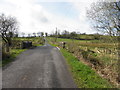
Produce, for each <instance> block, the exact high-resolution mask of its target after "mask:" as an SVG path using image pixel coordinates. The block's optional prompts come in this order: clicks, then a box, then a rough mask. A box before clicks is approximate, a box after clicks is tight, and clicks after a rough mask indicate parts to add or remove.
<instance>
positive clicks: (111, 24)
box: [87, 1, 120, 36]
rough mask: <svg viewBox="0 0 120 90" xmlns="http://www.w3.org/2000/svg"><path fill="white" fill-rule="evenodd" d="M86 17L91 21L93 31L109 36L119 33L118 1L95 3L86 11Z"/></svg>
mask: <svg viewBox="0 0 120 90" xmlns="http://www.w3.org/2000/svg"><path fill="white" fill-rule="evenodd" d="M87 17H88V18H89V19H90V20H91V21H92V25H93V27H94V28H95V29H97V30H99V31H101V32H103V33H107V34H109V35H110V36H115V35H118V34H119V32H120V1H119V2H103V1H101V2H96V3H93V4H92V5H91V9H88V10H87Z"/></svg>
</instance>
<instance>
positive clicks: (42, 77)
mask: <svg viewBox="0 0 120 90" xmlns="http://www.w3.org/2000/svg"><path fill="white" fill-rule="evenodd" d="M2 87H3V88H76V85H75V84H74V82H73V79H72V77H71V74H70V73H69V71H68V67H67V64H66V62H65V59H64V57H63V56H62V55H61V53H60V52H59V50H58V49H57V48H56V47H52V46H50V45H49V44H47V43H46V44H45V45H44V46H39V47H36V48H34V49H29V50H27V51H25V52H23V53H22V54H20V55H19V56H18V57H17V58H16V60H15V61H14V62H12V63H11V64H10V65H9V66H7V68H5V69H3V71H2Z"/></svg>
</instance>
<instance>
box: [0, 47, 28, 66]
mask: <svg viewBox="0 0 120 90" xmlns="http://www.w3.org/2000/svg"><path fill="white" fill-rule="evenodd" d="M25 50H26V49H11V52H10V56H9V57H8V58H6V59H3V60H2V61H1V62H0V66H2V67H4V66H5V65H7V64H8V63H10V62H12V61H13V60H14V59H15V58H16V57H17V56H18V55H19V54H20V53H21V52H23V51H25Z"/></svg>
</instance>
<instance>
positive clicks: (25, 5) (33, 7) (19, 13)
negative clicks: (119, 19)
mask: <svg viewBox="0 0 120 90" xmlns="http://www.w3.org/2000/svg"><path fill="white" fill-rule="evenodd" d="M64 1H65V0H64ZM64 1H63V2H64ZM66 1H68V0H66ZM40 2H42V0H19V1H18V0H1V3H0V11H1V12H2V13H5V14H6V15H12V16H15V17H16V18H17V19H18V21H19V23H20V30H19V31H20V32H25V33H33V32H39V31H40V32H48V33H51V32H52V31H53V30H55V28H56V27H58V29H60V30H61V31H62V30H68V31H75V30H76V31H79V32H81V33H84V32H86V33H91V31H90V27H89V24H88V23H87V22H86V16H85V7H86V6H89V3H85V2H79V3H76V2H75V1H72V2H71V3H72V7H73V8H75V9H76V10H77V11H78V13H79V15H76V18H77V20H76V19H73V18H70V17H67V16H61V15H56V14H54V13H53V12H50V11H49V10H47V9H48V8H44V6H43V5H41V4H40ZM46 2H47V1H46ZM54 2H56V1H54ZM69 3H70V1H69ZM49 8H55V7H54V6H53V7H49ZM68 8H69V7H68ZM58 11H59V10H58ZM66 12H67V11H66ZM61 13H62V12H61ZM70 14H71V13H70ZM77 16H79V17H77Z"/></svg>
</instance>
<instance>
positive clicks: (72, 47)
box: [48, 37, 119, 87]
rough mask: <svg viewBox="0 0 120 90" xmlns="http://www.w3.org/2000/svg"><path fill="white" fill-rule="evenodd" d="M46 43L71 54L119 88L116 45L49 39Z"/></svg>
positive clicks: (92, 41) (94, 41)
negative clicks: (63, 48)
mask: <svg viewBox="0 0 120 90" xmlns="http://www.w3.org/2000/svg"><path fill="white" fill-rule="evenodd" d="M48 41H49V42H50V43H51V44H54V45H56V46H58V47H61V48H62V47H63V45H62V43H61V42H65V43H66V45H65V50H66V51H68V52H70V53H72V54H73V55H74V56H75V57H76V58H77V59H79V60H80V61H81V62H83V63H84V64H86V65H87V66H89V67H91V68H92V69H93V70H94V71H95V72H96V73H98V74H99V75H100V76H101V77H103V78H104V79H106V80H107V81H108V82H110V83H111V84H113V85H115V86H116V87H119V79H118V78H119V76H118V74H119V73H118V47H117V43H112V42H111V43H110V42H102V41H100V40H75V39H63V38H57V40H56V42H55V38H53V37H49V38H48Z"/></svg>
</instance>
